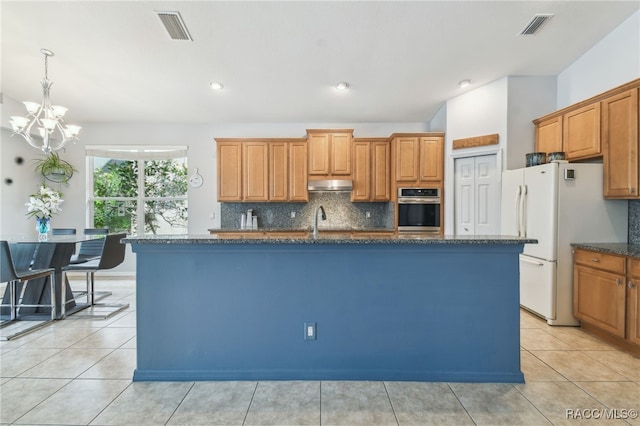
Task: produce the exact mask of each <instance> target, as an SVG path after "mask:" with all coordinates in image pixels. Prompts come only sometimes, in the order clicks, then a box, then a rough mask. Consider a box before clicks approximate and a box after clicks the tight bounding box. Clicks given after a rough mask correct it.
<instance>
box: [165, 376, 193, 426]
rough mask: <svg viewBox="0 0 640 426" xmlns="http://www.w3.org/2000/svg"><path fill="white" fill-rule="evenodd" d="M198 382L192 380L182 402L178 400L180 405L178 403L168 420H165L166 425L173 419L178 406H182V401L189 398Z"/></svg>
mask: <svg viewBox="0 0 640 426" xmlns="http://www.w3.org/2000/svg"><path fill="white" fill-rule="evenodd" d="M195 385H196V382H192V383H191V386H189V389H187V391H186V392H185V393H184V396H183V397H182V399H181V400H180V402H178V405H176V408H174V409H173V411H172V412H171V415H170V416H169V418H168V419H167V421H166V422H164V424H165V426H166V425H168V424H169V422H170V421H171V418H172V417H173V416H174V415H175V414H176V411H178V408H180V406H181V405H182V403H183V402H184V400H185V399H187V395H189V393H190V392H191V390H192V389H193V388H194V387H195Z"/></svg>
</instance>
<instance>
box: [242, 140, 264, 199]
mask: <svg viewBox="0 0 640 426" xmlns="http://www.w3.org/2000/svg"><path fill="white" fill-rule="evenodd" d="M242 159H243V161H242V165H243V183H244V185H243V190H244V197H243V198H244V200H245V201H269V146H268V144H267V143H266V142H246V143H245V144H244V149H243V154H242Z"/></svg>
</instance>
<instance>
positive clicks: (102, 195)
mask: <svg viewBox="0 0 640 426" xmlns="http://www.w3.org/2000/svg"><path fill="white" fill-rule="evenodd" d="M86 154H87V166H88V173H87V176H88V179H89V181H90V184H89V185H87V188H88V192H89V194H88V199H89V209H88V212H89V223H91V224H93V225H92V226H93V227H95V228H109V230H110V231H111V232H127V233H129V234H132V235H138V236H142V235H150V234H154V235H155V234H186V233H187V220H188V210H187V188H188V178H187V149H186V147H131V146H126V147H125V146H120V147H87V151H86Z"/></svg>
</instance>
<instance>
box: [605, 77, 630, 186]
mask: <svg viewBox="0 0 640 426" xmlns="http://www.w3.org/2000/svg"><path fill="white" fill-rule="evenodd" d="M601 113H602V148H603V153H604V155H603V162H604V196H605V197H607V198H638V196H640V193H639V191H638V186H639V182H638V143H639V141H638V89H631V90H627V91H626V92H623V93H620V94H617V95H614V96H611V97H609V98H606V99H604V100H603V101H602V102H601Z"/></svg>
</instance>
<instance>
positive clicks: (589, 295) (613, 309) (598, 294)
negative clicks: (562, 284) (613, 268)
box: [573, 265, 626, 338]
mask: <svg viewBox="0 0 640 426" xmlns="http://www.w3.org/2000/svg"><path fill="white" fill-rule="evenodd" d="M625 293H626V285H625V276H624V275H618V274H613V273H610V272H604V271H600V270H598V269H593V268H587V267H584V266H581V265H575V266H574V269H573V315H574V316H575V317H576V318H578V319H580V320H582V321H584V322H587V323H589V324H592V325H594V326H597V327H599V328H601V329H603V330H606V331H608V332H610V333H613V334H615V335H616V336H619V337H622V338H624V337H625V310H626V309H625V305H626V303H625Z"/></svg>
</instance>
